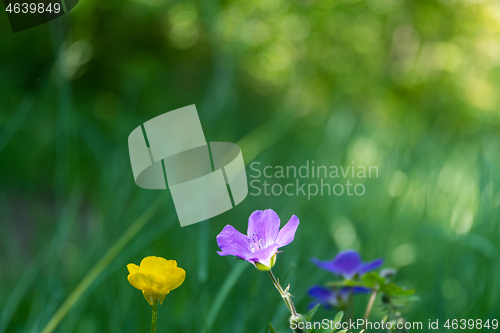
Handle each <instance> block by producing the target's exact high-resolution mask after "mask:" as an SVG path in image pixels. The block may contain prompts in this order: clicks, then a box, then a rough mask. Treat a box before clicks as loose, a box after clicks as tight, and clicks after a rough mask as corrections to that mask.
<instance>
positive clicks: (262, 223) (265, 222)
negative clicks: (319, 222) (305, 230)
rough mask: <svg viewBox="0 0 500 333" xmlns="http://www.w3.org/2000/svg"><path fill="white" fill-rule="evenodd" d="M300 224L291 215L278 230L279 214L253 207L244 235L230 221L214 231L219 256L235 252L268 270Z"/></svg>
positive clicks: (235, 254) (295, 217) (297, 219)
mask: <svg viewBox="0 0 500 333" xmlns="http://www.w3.org/2000/svg"><path fill="white" fill-rule="evenodd" d="M298 226H299V218H298V217H297V216H295V215H292V217H291V218H290V221H288V223H287V224H286V225H285V226H284V227H283V228H282V229H281V230H280V218H279V216H278V214H276V212H275V211H274V210H272V209H267V210H264V211H262V210H256V211H255V212H253V213H252V215H250V217H249V218H248V230H247V234H246V235H244V234H242V233H241V232H239V231H238V230H236V229H235V228H234V227H233V226H231V225H226V226H225V227H224V229H222V231H221V232H220V234H218V235H217V245H219V247H220V249H221V250H222V251H218V252H217V253H218V254H219V255H221V256H228V255H231V256H236V257H238V258H241V259H243V260H246V261H249V262H251V263H252V264H253V265H254V266H255V267H257V268H258V269H260V270H265V271H268V270H270V269H271V268H272V267H273V265H274V263H275V261H276V253H278V249H279V248H280V247H283V246H285V245H288V244H290V243H291V242H292V241H293V238H294V237H295V231H297V227H298Z"/></svg>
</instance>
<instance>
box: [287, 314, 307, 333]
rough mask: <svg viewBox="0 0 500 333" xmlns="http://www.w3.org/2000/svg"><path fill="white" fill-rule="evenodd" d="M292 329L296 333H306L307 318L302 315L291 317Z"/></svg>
mask: <svg viewBox="0 0 500 333" xmlns="http://www.w3.org/2000/svg"><path fill="white" fill-rule="evenodd" d="M290 328H291V329H292V331H294V332H295V333H306V332H307V329H306V318H305V317H304V316H303V315H301V314H300V313H299V314H297V315H292V316H291V317H290Z"/></svg>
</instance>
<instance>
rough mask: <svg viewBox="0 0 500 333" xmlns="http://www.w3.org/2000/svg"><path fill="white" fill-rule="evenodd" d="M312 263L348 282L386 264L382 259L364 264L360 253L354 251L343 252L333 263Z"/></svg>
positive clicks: (316, 260) (317, 261) (314, 261)
mask: <svg viewBox="0 0 500 333" xmlns="http://www.w3.org/2000/svg"><path fill="white" fill-rule="evenodd" d="M312 262H313V263H314V264H315V265H316V266H318V267H319V268H321V269H324V270H326V271H329V272H332V273H333V274H336V275H340V276H342V277H343V278H344V279H347V280H351V279H352V278H354V277H355V276H356V275H358V276H361V275H363V274H365V273H367V272H369V271H373V270H374V269H377V268H379V267H380V266H382V264H383V263H384V261H383V260H382V259H377V260H374V261H372V262H367V263H364V262H362V261H361V256H360V255H359V253H358V252H356V251H354V250H347V251H342V252H340V253H339V254H337V255H336V256H335V258H333V259H332V260H331V261H320V260H318V259H316V258H313V259H312Z"/></svg>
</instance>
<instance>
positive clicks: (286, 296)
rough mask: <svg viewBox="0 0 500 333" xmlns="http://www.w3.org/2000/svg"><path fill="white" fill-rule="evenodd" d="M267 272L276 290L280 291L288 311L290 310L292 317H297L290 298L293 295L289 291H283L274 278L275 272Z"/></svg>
mask: <svg viewBox="0 0 500 333" xmlns="http://www.w3.org/2000/svg"><path fill="white" fill-rule="evenodd" d="M267 272H268V273H269V276H270V277H271V280H273V283H274V286H275V287H276V289H278V291H279V293H280V295H281V297H282V298H283V301H284V302H285V304H286V306H287V308H288V310H290V313H291V314H292V316H297V310H295V306H294V305H293V302H292V299H291V298H290V296H291V295H290V293H289V292H288V290H287V291H285V290H283V288H282V287H281V285H280V283H279V281H278V280H277V279H276V278H275V277H274V274H273V272H271V270H268V271H267Z"/></svg>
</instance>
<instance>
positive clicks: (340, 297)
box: [308, 286, 370, 310]
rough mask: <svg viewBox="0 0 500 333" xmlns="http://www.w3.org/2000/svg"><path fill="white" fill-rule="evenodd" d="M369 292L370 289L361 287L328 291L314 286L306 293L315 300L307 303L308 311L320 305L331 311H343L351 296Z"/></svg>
mask: <svg viewBox="0 0 500 333" xmlns="http://www.w3.org/2000/svg"><path fill="white" fill-rule="evenodd" d="M369 291H370V289H367V288H362V287H354V288H350V287H344V288H341V289H338V288H332V289H329V288H325V287H322V286H314V287H312V288H311V289H309V291H308V295H309V296H310V297H312V298H314V299H315V300H314V301H312V302H311V303H309V310H310V309H312V308H314V307H315V306H316V304H321V305H323V306H324V307H325V308H326V309H331V308H332V307H334V308H337V309H343V308H345V307H346V306H347V303H348V302H349V297H350V296H351V294H360V293H367V292H369Z"/></svg>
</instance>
